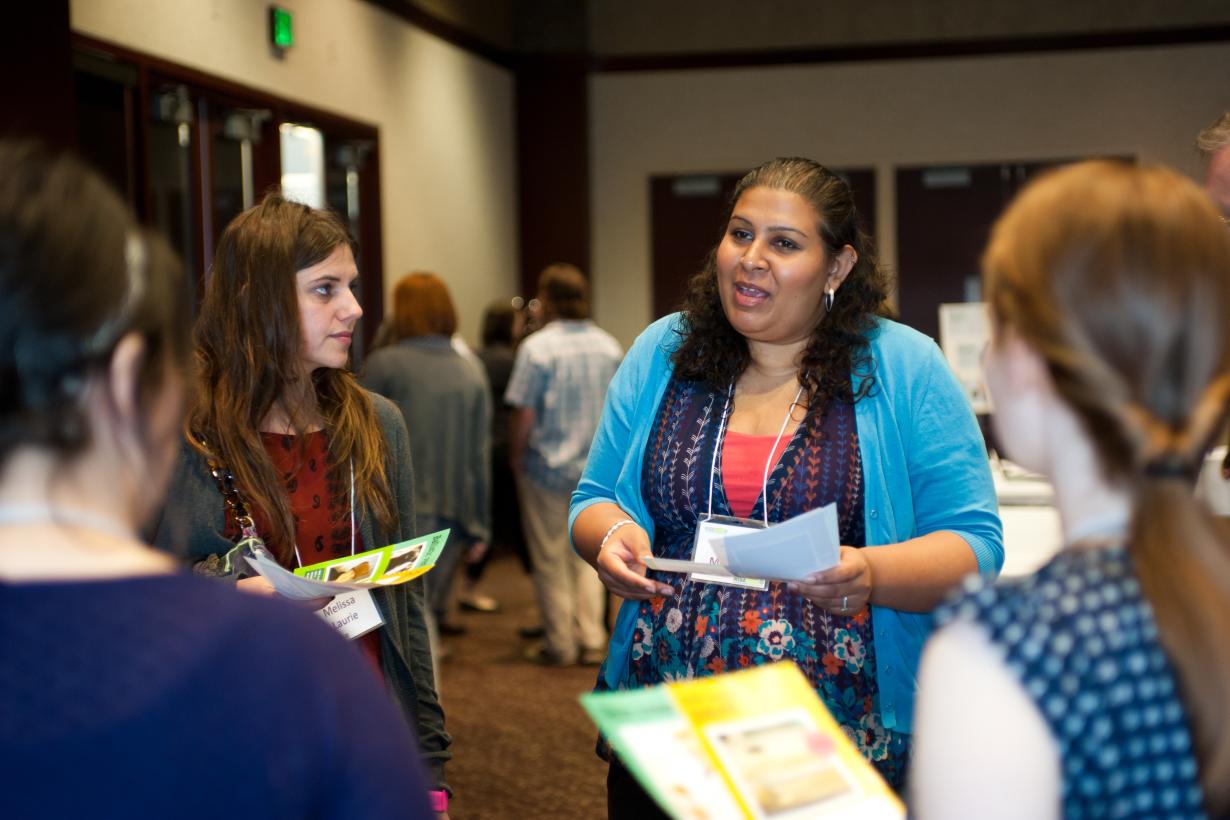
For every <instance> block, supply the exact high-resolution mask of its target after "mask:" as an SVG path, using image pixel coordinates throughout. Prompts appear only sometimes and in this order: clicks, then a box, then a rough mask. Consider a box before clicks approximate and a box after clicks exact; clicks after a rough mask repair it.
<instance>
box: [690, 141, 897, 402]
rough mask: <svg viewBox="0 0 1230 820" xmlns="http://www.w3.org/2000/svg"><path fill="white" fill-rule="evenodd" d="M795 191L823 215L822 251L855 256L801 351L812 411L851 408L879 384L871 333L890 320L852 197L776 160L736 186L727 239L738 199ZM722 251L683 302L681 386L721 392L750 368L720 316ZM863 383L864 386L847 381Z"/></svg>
mask: <svg viewBox="0 0 1230 820" xmlns="http://www.w3.org/2000/svg"><path fill="white" fill-rule="evenodd" d="M759 187H763V188H773V189H777V190H783V191H791V192H792V193H796V194H798V195H799V196H801V197H803V199H804V200H806V201H807V202H808V203H809V204H810V205H811V206H812V207H813V208H815V210H816V213H817V214H818V215H819V216H820V224H819V226H818V228H819V232H820V237H821V239H822V240H823V241H824V246H825V250H826V252H827V254H828V255H830V256H832V255H835V254H838V253H840V252H841V250H842V248H844V247H845V246H846V245H849V246H850V247H851V248H853V249H854V252H855V253H856V254H857V256H858V261H857V262H856V263H855V265H854V268H853V269H852V270H851V271H850V274H849V275H848V276H847V277H846V280H845V282H844V283H843V284H842V286H841V289H840V290H839V291H838V293H837V294H836V298H835V299H834V300H833V308H832V310H831V311H829V312H827V313H825V311H824V309H823V308H822V307H820V306H817V308H818V312H817V315H816V325H815V328H814V329H813V330H812V334H811V341H810V342H809V343H808V345H807V347H806V349H805V350H804V351H803V357H802V362H801V367H800V370H799V383H800V384H801V385H802V386H803V389H804V390H805V391H806V393H807V399H808V404H809V405H810V406H812V407H825V406H827V405H828V404H829V403H830V402H832V401H848V402H854V401H857V400H858V399H860V398H862V397H863V396H866V395H867V394H868V393H869V392H870V391H871V389H872V388H873V387H874V385H875V375H874V373H873V372H872V361H871V351H870V349H869V347H868V341H867V340H868V333H869V331H870V330H871V329H872V327H873V326H874V324H875V317H876V316H877V315H887V312H888V311H887V306H886V303H885V299H886V298H887V294H888V281H887V277H886V276H885V275H884V273H883V272H882V271H881V270H880V268H879V266H878V265H877V264H876V260H875V251H874V248H873V247H872V242H871V239H870V237H868V236H867V234H865V233H864V232H863V231H862V230H861V229H860V228H859V224H858V212H857V210H856V209H855V207H854V196H853V194H852V193H851V191H850V186H849V185H848V184H847V183H846V181H845V180H844V179H842V178H841V177H839V176H838V175H837V174H834V173H833V172H832V171H830V170H829V169H828V168H825V167H824V166H823V165H821V164H820V163H818V162H815V161H813V160H810V159H803V158H800V157H784V158H778V159H774V160H771V161H769V162H766V163H764V164H763V165H760V166H758V167H756V168H753V169H752V170H751V171H749V172H748V174H747V175H746V176H744V177H743V179H741V180H739V184H738V185H736V186H735V191H734V194H733V195H732V196H731V198H730V205H729V207H728V208H727V210H726V217H725V219H724V220H723V222H722V236H723V237H724V236H725V232H726V228H727V223H729V221H730V217H731V214H732V213H733V212H734V208H735V205H736V204H737V203H738V202H739V197H741V196H742V195H743V193H744V192H745V191H749V190H751V189H752V188H759ZM721 242H722V240H721V238H719V240H718V245H715V246H714V248H713V250H712V251H710V252H709V257H708V260H707V261H706V262H705V267H704V269H703V270H702V271H701V272H700V273H698V274H696V276H694V277H692V279H691V281H689V282H688V290H687V293H686V295H685V296H684V299H683V305H682V308H683V322H682V325H681V327H680V329H679V333H680V335H681V336H682V337H683V339H682V343H681V344H680V345H679V347H678V348H677V349H676V350H675V353H674V355H673V357H672V362H673V364H674V366H675V373H676V374H677V375H678V376H680V377H681V378H684V379H691V380H694V381H701V382H704V383H706V384H708V385H710V386H712V387H714V388H716V389H719V390H724V389H726V388H727V386H729V385H730V384H733V383H734V382H735V381H736V380H737V379H738V378H739V376H740V374H742V373H743V371H744V369H745V368H746V367H747V365H748V363H749V361H750V354H749V352H748V346H747V339H745V338H744V337H743V335H742V334H740V333H739V332H738V331H737V330H735V329H734V328H733V327H732V326H731V324H730V320H729V319H727V318H726V313H725V311H724V310H723V309H722V301H721V297H720V296H719V294H718V283H717V250H718V246H719V245H721ZM851 373H855V374H857V375H858V376H859V387H858V389H857V391H856V390H854V389H853V387H852V385H851V379H850V375H851Z"/></svg>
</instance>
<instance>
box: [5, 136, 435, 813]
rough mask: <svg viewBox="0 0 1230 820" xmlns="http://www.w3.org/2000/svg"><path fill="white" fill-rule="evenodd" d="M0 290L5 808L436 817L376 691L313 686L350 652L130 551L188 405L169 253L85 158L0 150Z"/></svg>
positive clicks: (175, 273) (176, 275) (179, 291)
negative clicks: (0, 291) (185, 403)
mask: <svg viewBox="0 0 1230 820" xmlns="http://www.w3.org/2000/svg"><path fill="white" fill-rule="evenodd" d="M0 283H2V288H3V294H4V295H3V297H0V623H3V625H4V626H3V631H2V632H0V645H2V646H3V647H4V649H3V651H2V652H0V761H3V765H0V790H2V791H3V793H4V798H3V801H0V802H2V803H3V806H4V814H5V816H8V817H102V816H108V817H112V816H137V815H139V816H148V817H201V818H205V817H223V816H229V817H256V816H259V817H304V818H306V817H349V818H356V820H357V818H370V817H384V818H393V817H426V816H429V814H428V807H427V801H426V797H425V792H424V785H423V783H422V782H421V779H420V778H419V777H418V774H417V767H416V766H415V765H414V764H413V763H411V764H410V765H407V761H412V760H413V758H414V754H415V752H414V745H413V740H412V739H411V736H410V734H409V733H408V732H407V731H406V729H405V727H404V725H402V724H401V722H400V721H399V718H398V715H397V713H396V710H395V709H394V708H393V707H392V706H391V705H390V704H389V703H388V701H387V698H385V697H384V695H383V693H382V692H381V691H380V686H379V684H378V683H377V682H376V681H375V680H374V679H372V678H371V677H370V676H352V677H345V676H338V675H331V674H320V670H328V669H335V668H337V667H339V666H343V665H347V664H351V663H352V662H353V656H354V655H355V653H354V650H353V649H351V648H350V647H348V646H346V644H345V642H344V641H342V640H341V639H340V638H339V637H338V636H336V635H334V634H333V633H332V632H331V631H330V630H329V629H328V627H326V626H325V625H324V624H322V623H320V622H319V621H318V620H317V619H315V618H313V617H312V616H311V615H309V614H308V613H305V612H301V611H296V610H295V609H293V608H292V607H290V606H287V605H283V604H281V603H278V602H275V601H272V600H267V599H264V598H258V597H254V596H249V595H239V594H238V593H236V592H235V591H234V590H233V589H228V588H226V587H225V586H223V585H220V584H217V583H215V582H211V581H207V580H204V579H199V578H194V577H192V576H189V575H183V574H180V573H179V572H178V571H177V568H176V567H177V565H176V563H175V562H174V560H173V559H172V558H171V557H170V556H168V555H166V554H163V553H159V552H155V551H154V550H153V549H151V548H149V547H148V546H146V545H145V544H143V543H142V542H141V541H140V539H139V538H138V535H137V533H138V531H139V530H140V528H141V526H142V524H143V523H144V522H145V521H146V520H147V518H148V517H149V516H150V515H151V513H152V512H153V511H154V510H155V509H156V507H157V505H158V504H159V503H160V502H161V499H162V492H163V490H164V489H165V488H166V484H167V478H168V476H169V474H170V471H171V467H172V464H173V463H174V459H175V453H176V451H177V449H178V444H179V431H180V424H181V411H182V407H183V392H184V381H183V378H182V376H181V370H182V367H183V365H184V360H185V358H186V355H187V352H188V339H187V327H188V311H187V306H186V304H185V299H184V297H185V295H186V288H185V284H184V282H183V279H182V275H181V273H180V270H179V267H178V264H177V263H176V261H175V260H174V257H173V254H172V253H171V251H170V250H169V249H168V248H167V246H166V245H165V243H163V242H162V241H161V240H160V239H159V238H158V237H156V236H153V235H150V234H148V233H146V232H144V231H143V230H141V229H140V228H139V227H137V225H136V223H135V221H134V220H133V219H132V217H131V215H130V214H129V213H128V210H127V209H126V208H125V206H124V204H123V202H122V201H121V200H120V199H119V197H118V196H116V195H115V194H114V193H113V192H112V191H111V190H110V189H109V188H107V187H106V185H105V184H104V183H103V182H102V181H101V180H100V179H99V178H98V176H97V175H95V174H94V173H93V172H91V171H88V170H86V169H85V167H84V166H83V165H81V164H80V163H78V162H76V161H73V160H69V159H52V158H49V157H48V156H47V155H45V154H43V153H42V152H40V151H39V150H38V149H35V148H33V147H31V146H28V145H19V146H15V145H11V144H9V145H0ZM292 689H293V690H294V692H295V697H294V699H290V698H287V697H285V693H286V692H288V691H290V690H292Z"/></svg>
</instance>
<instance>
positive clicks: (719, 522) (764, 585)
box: [688, 515, 769, 592]
mask: <svg viewBox="0 0 1230 820" xmlns="http://www.w3.org/2000/svg"><path fill="white" fill-rule="evenodd" d="M762 529H764V524H762V523H761V522H759V521H753V520H750V519H745V518H732V517H729V516H719V515H715V516H713V517H712V518H706V519H704V520H702V521H701V522H700V523H698V524H697V525H696V546H695V547H694V548H693V550H692V560H693V561H695V562H697V563H699V564H722V565H725V563H726V560H725V559H726V556H725V554H719V553H718V550H716V549H715V548H714V546H713V538H714V537H715V536H728V535H738V534H739V533H744V532H754V531H756V530H762ZM688 577H689V578H691V579H692V580H693V581H703V582H705V583H707V584H725V585H727V586H732V587H743V588H745V589H756V590H760V591H761V592H763V591H764V590H766V589H768V588H769V582H768V581H766V580H765V579H763V578H738V577H732V576H730V575H708V574H706V573H700V572H693V573H692V574H691V575H690V576H688Z"/></svg>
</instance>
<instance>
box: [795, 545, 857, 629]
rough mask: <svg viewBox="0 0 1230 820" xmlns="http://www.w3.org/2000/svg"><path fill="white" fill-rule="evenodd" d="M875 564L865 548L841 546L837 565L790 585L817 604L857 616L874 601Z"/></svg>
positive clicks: (835, 611)
mask: <svg viewBox="0 0 1230 820" xmlns="http://www.w3.org/2000/svg"><path fill="white" fill-rule="evenodd" d="M871 586H872V579H871V564H869V563H867V558H866V556H865V555H864V554H863V551H862V550H861V549H856V548H854V547H842V548H841V560H840V561H839V562H838V564H837V566H835V567H831V568H829V569H826V570H824V571H823V572H813V573H811V574H810V575H808V576H807V580H806V581H791V582H790V583H789V584H787V587H788V588H789V589H790V590H791V591H792V592H797V593H799V594H800V595H802V596H803V597H804V598H806V599H807V600H809V601H811V602H812V603H813V604H815V605H816V606H821V607H824V608H825V609H827V610H828V611H829V612H832V613H834V614H837V615H853V614H855V613H856V612H859V611H860V610H861V609H862V608H863V607H865V606H866V605H867V604H868V602H869V601H870V600H871Z"/></svg>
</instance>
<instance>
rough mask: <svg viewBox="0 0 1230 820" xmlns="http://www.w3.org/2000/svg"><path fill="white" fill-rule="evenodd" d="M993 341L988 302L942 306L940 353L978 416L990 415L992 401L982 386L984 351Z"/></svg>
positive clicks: (984, 386) (983, 385)
mask: <svg viewBox="0 0 1230 820" xmlns="http://www.w3.org/2000/svg"><path fill="white" fill-rule="evenodd" d="M990 339H991V320H990V314H988V312H987V305H986V302H957V303H952V304H945V305H940V349H941V350H943V351H944V357H945V358H946V359H948V366H949V367H951V368H952V372H953V373H955V374H956V376H957V381H958V382H960V383H961V387H962V388H964V390H965V395H966V397H967V398H968V399H969V403H970V405H971V406H972V407H973V408H974V412H975V413H978V414H979V415H982V414H985V413H990V412H991V397H990V396H988V395H987V388H986V385H985V384H983V382H982V351H983V350H985V349H986V346H987V342H988V341H990Z"/></svg>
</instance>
